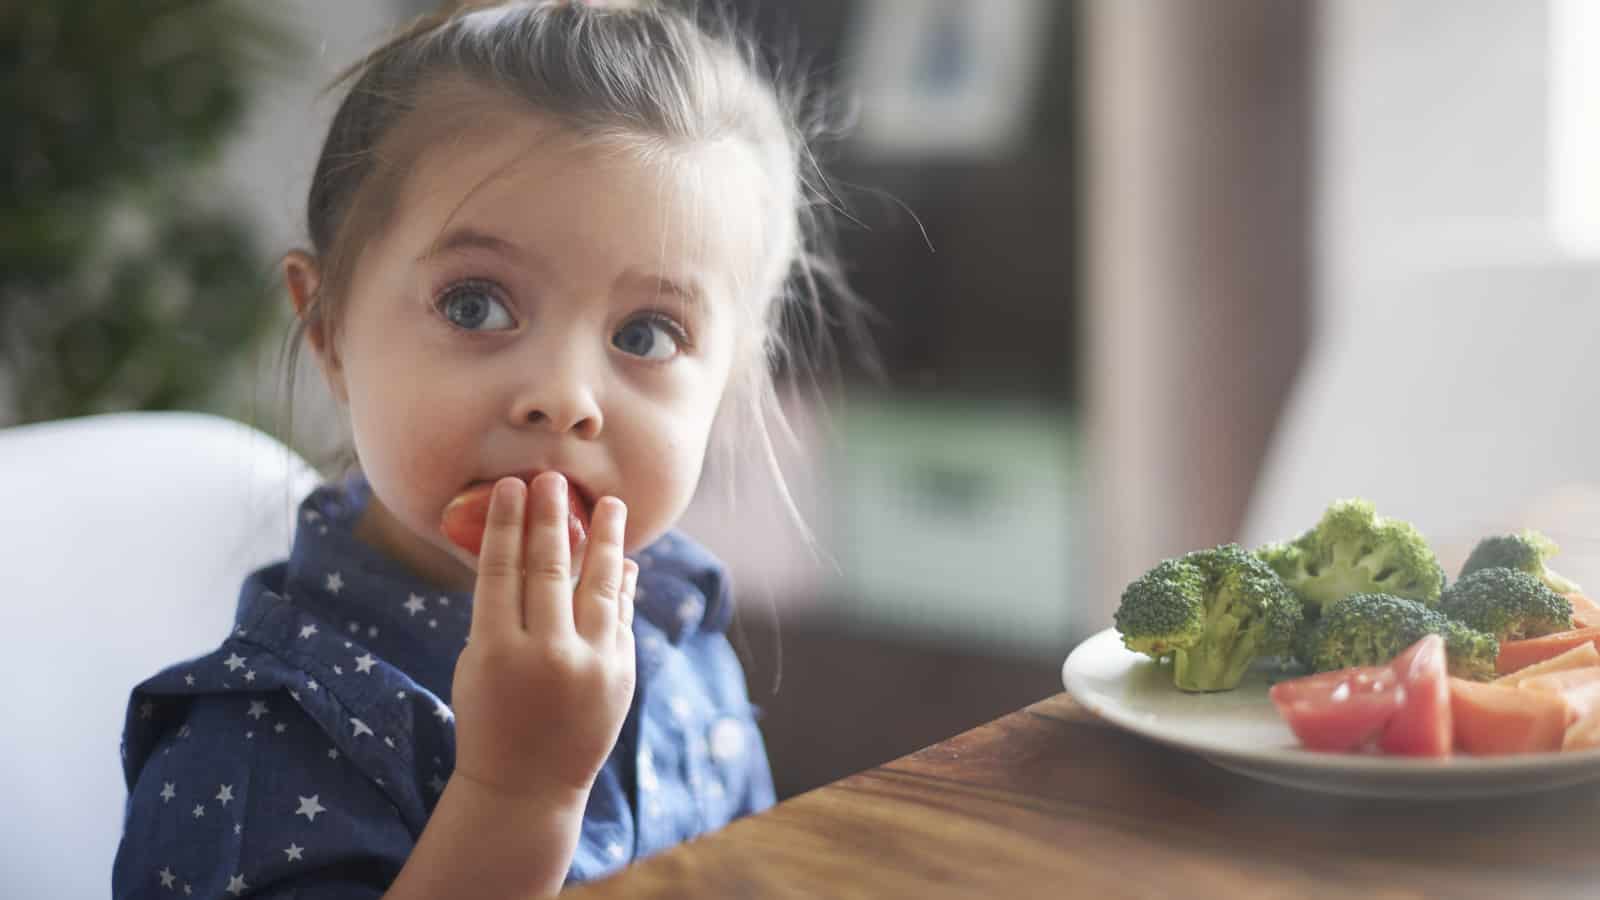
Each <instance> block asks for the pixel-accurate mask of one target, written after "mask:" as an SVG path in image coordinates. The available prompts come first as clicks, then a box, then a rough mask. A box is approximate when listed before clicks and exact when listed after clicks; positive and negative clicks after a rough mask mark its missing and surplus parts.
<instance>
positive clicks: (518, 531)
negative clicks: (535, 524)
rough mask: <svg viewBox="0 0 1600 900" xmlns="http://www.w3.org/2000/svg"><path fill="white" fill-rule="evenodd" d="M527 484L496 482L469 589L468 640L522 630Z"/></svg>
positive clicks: (506, 480) (517, 479) (507, 479)
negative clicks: (476, 570)
mask: <svg viewBox="0 0 1600 900" xmlns="http://www.w3.org/2000/svg"><path fill="white" fill-rule="evenodd" d="M527 494H528V491H527V485H525V484H523V483H522V480H521V479H519V478H502V479H500V480H499V481H497V482H495V485H494V491H493V493H492V494H491V495H490V499H489V512H488V516H487V518H486V520H485V525H484V532H483V549H482V550H480V551H479V553H478V577H477V582H476V584H475V585H474V587H473V589H472V624H471V626H470V631H469V632H468V634H469V636H470V638H471V639H474V640H479V639H482V638H486V637H489V636H492V635H497V634H498V635H509V634H514V633H516V632H518V631H521V630H522V627H523V623H522V521H523V510H524V508H525V507H526V505H527Z"/></svg>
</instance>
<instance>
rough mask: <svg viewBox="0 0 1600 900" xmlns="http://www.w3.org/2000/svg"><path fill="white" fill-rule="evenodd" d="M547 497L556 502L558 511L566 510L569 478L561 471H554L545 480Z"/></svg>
mask: <svg viewBox="0 0 1600 900" xmlns="http://www.w3.org/2000/svg"><path fill="white" fill-rule="evenodd" d="M544 495H545V498H546V499H548V500H550V501H552V502H553V503H555V504H556V507H555V508H556V510H557V511H558V512H562V513H564V512H566V508H567V479H566V476H564V475H562V474H561V473H560V472H556V473H554V474H553V475H552V476H551V477H550V478H548V479H546V480H545V485H544Z"/></svg>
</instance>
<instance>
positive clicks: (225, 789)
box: [217, 784, 233, 806]
mask: <svg viewBox="0 0 1600 900" xmlns="http://www.w3.org/2000/svg"><path fill="white" fill-rule="evenodd" d="M217 799H218V800H221V801H222V805H223V806H227V805H228V801H229V800H232V799H233V785H231V784H224V785H219V786H218V788H217Z"/></svg>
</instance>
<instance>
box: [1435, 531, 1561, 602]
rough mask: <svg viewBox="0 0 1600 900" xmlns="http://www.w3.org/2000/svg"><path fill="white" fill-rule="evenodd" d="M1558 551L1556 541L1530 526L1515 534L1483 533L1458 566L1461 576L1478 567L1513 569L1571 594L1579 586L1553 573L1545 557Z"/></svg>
mask: <svg viewBox="0 0 1600 900" xmlns="http://www.w3.org/2000/svg"><path fill="white" fill-rule="evenodd" d="M1559 552H1561V548H1560V547H1558V546H1556V542H1555V541H1552V540H1550V539H1549V538H1547V537H1545V536H1544V535H1542V534H1540V533H1539V532H1537V531H1534V530H1533V529H1531V528H1528V529H1524V530H1522V531H1519V532H1517V533H1516V534H1501V535H1495V536H1493V537H1486V538H1484V539H1483V540H1481V541H1479V542H1478V546H1476V547H1474V548H1472V555H1471V556H1468V557H1467V561H1466V562H1465V563H1463V564H1462V566H1461V575H1460V576H1459V577H1461V578H1465V577H1467V576H1468V575H1470V574H1472V573H1473V572H1477V571H1479V570H1481V569H1516V570H1517V571H1519V572H1527V573H1528V574H1529V575H1532V576H1533V577H1535V578H1537V579H1539V580H1540V581H1542V582H1544V583H1545V586H1546V587H1548V588H1550V590H1552V591H1555V592H1556V593H1558V594H1571V593H1574V592H1577V591H1581V590H1583V589H1582V588H1580V587H1578V585H1577V584H1575V583H1573V582H1572V581H1571V580H1570V579H1567V578H1563V577H1561V576H1560V575H1557V574H1556V573H1555V572H1554V571H1553V570H1551V568H1550V567H1549V566H1547V565H1545V561H1546V560H1548V559H1549V558H1550V557H1552V556H1555V555H1556V554H1557V553H1559Z"/></svg>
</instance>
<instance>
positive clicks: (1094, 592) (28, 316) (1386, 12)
mask: <svg viewBox="0 0 1600 900" xmlns="http://www.w3.org/2000/svg"><path fill="white" fill-rule="evenodd" d="M432 5H433V4H431V3H423V2H416V0H342V2H340V3H337V4H332V3H320V2H312V0H287V2H281V3H274V4H250V5H245V4H234V3H168V4H164V5H162V4H158V6H163V8H165V9H166V12H164V13H163V14H160V15H154V14H150V12H149V11H148V10H142V9H137V8H136V6H135V5H132V4H123V3H113V2H84V3H74V4H48V3H33V4H23V5H15V6H11V7H10V8H9V9H8V10H7V11H5V12H0V54H3V56H0V65H3V66H4V67H5V69H6V71H5V73H4V75H5V77H3V78H0V98H3V99H0V104H3V106H0V108H3V110H4V113H5V121H6V122H7V126H6V129H5V130H6V133H7V137H6V138H5V140H4V141H3V143H0V146H5V147H6V148H7V150H6V153H7V156H6V160H5V162H6V164H7V171H6V176H5V177H6V179H7V187H8V190H7V192H6V195H5V197H4V201H3V208H0V426H18V425H23V424H26V423H31V422H40V421H48V420H54V419H62V418H68V417H75V416H83V415H90V414H96V413H103V412H112V411H120V410H129V409H190V410H203V411H209V412H214V413H218V414H220V415H223V416H227V417H229V418H233V419H237V420H239V421H241V422H245V423H247V424H251V425H254V426H256V427H260V428H263V429H265V430H269V431H272V432H273V433H276V434H278V435H279V436H280V437H281V438H282V439H284V440H286V441H288V442H289V443H291V444H292V445H293V446H294V447H295V449H297V450H298V451H300V452H301V453H302V454H303V455H305V456H306V457H307V458H308V459H311V460H313V461H314V462H318V463H319V464H324V465H326V464H327V461H328V460H329V459H330V458H331V456H330V454H331V453H332V451H333V450H334V449H336V448H337V447H338V445H339V442H340V440H341V439H342V437H343V435H342V433H341V431H340V424H339V419H338V416H337V413H336V411H335V410H333V409H332V408H331V406H330V404H329V403H328V400H327V397H326V396H325V394H324V392H323V391H322V389H321V387H320V384H319V382H318V380H317V378H316V377H315V375H314V374H312V373H311V371H310V370H309V369H305V370H304V371H302V372H301V373H300V377H299V378H298V379H297V384H298V387H297V389H296V390H295V391H294V394H295V403H296V405H297V409H296V413H295V425H294V428H293V431H292V433H289V432H288V431H286V430H285V426H284V423H283V422H282V420H281V416H280V410H281V408H282V406H283V404H284V402H285V400H286V395H285V392H284V390H283V389H282V384H283V378H282V374H281V371H280V369H279V368H278V367H279V365H280V360H279V350H280V348H281V345H282V341H283V337H284V334H285V332H286V330H287V328H288V325H289V318H288V309H289V307H288V304H287V302H286V301H285V298H284V296H283V294H282V291H281V287H280V286H279V284H278V283H277V281H276V273H275V270H274V263H275V260H276V259H277V257H278V256H279V255H280V254H281V253H282V252H283V251H285V250H287V249H289V248H291V247H294V246H298V245H301V244H303V243H304V238H305V236H304V232H303V227H304V226H303V224H302V222H303V213H304V206H303V204H304V197H305V191H306V188H307V186H308V184H309V178H310V175H311V170H312V167H313V165H314V161H315V155H316V152H317V150H318V148H319V145H320V142H321V140H322V137H323V134H324V131H325V128H326V125H327V122H328V120H329V117H330V116H331V114H332V110H333V107H334V105H335V103H336V101H337V96H333V97H328V96H322V95H320V91H321V89H322V88H323V87H324V86H325V85H326V84H327V83H328V82H329V80H330V79H331V78H332V76H333V75H334V73H335V72H336V71H337V70H338V69H340V68H342V67H343V66H345V65H347V64H349V63H350V62H352V61H353V60H355V59H356V58H357V57H358V56H359V55H360V54H361V53H363V52H364V51H365V50H367V49H369V48H370V47H372V46H374V45H375V43H376V42H377V41H378V40H379V39H380V37H381V36H382V35H383V33H384V32H385V31H386V30H387V29H389V28H392V27H393V26H395V25H396V24H398V23H400V22H402V21H404V20H405V19H407V18H409V17H410V16H412V15H415V14H417V13H419V12H423V11H425V10H426V9H427V8H431V7H432ZM733 5H734V6H735V7H737V8H738V9H739V10H740V12H742V13H743V14H744V16H745V18H746V19H747V20H748V21H750V22H751V23H752V25H753V27H754V28H755V29H756V30H757V31H758V32H759V33H760V34H761V36H762V37H763V38H764V39H765V40H766V41H768V42H770V43H772V44H774V45H776V44H777V43H778V42H783V41H794V42H795V43H797V44H798V46H799V47H800V48H801V50H802V52H803V54H804V55H806V56H808V57H810V58H811V60H812V63H813V67H814V69H815V71H816V72H817V73H818V75H819V76H820V77H821V79H822V80H823V81H824V83H825V84H826V85H827V86H829V87H831V88H833V89H835V90H837V91H838V92H840V93H841V94H842V95H844V96H847V97H851V98H853V101H854V103H855V104H856V106H855V109H856V115H855V127H854V130H853V131H852V133H851V135H850V136H849V137H848V138H847V139H846V140H844V141H842V142H841V143H839V144H838V145H836V146H834V147H832V148H829V149H828V153H827V157H826V158H827V160H828V161H829V162H830V164H831V166H832V172H833V174H834V176H835V178H836V180H837V181H838V182H839V183H840V184H843V185H847V186H848V187H846V189H845V190H844V197H845V199H846V201H847V203H848V205H849V206H850V209H851V211H852V213H853V214H854V215H855V216H856V218H858V219H859V221H860V224H859V225H853V226H846V227H845V228H844V229H843V232H842V235H841V239H842V243H843V250H844V253H845V256H846V259H847V262H848V264H849V266H850V268H851V270H852V273H853V279H854V284H855V286H856V288H857V289H858V290H859V291H860V292H861V293H862V294H863V295H864V296H865V298H866V299H867V300H868V301H869V303H870V304H871V305H872V306H873V307H874V308H875V309H876V310H877V311H878V312H879V313H880V314H881V316H882V324H881V325H879V326H878V327H876V328H875V330H874V334H873V337H874V339H875V341H876V343H877V346H878V349H879V351H880V353H881V355H882V359H883V363H884V366H885V373H884V376H883V377H882V378H873V377H869V376H868V375H867V374H866V373H865V369H864V368H863V367H861V366H859V365H854V364H847V365H846V367H845V369H844V373H843V378H842V380H841V383H840V384H839V386H838V388H837V390H832V391H829V392H828V394H829V395H828V398H827V399H828V402H827V403H826V404H825V405H824V404H818V403H816V402H815V401H814V400H813V399H812V398H811V397H809V396H808V395H806V394H804V393H797V394H796V395H795V396H794V397H793V398H792V400H791V404H790V406H791V411H792V415H793V417H794V419H795V421H796V423H797V425H798V426H799V427H798V429H797V432H798V436H799V439H800V440H799V444H798V446H796V447H794V448H791V450H790V451H789V453H788V458H787V462H786V467H787V470H788V472H789V474H790V477H791V478H792V480H793V485H794V486H795V487H796V489H797V495H798V500H799V503H800V506H801V507H802V509H803V510H804V512H805V513H806V514H807V516H808V518H809V520H810V522H811V524H812V526H813V527H814V528H815V529H816V530H817V532H818V535H819V537H820V539H821V540H820V544H821V551H820V553H815V554H814V553H813V552H812V551H810V550H809V549H807V547H806V545H805V543H804V542H803V541H802V540H801V539H800V537H799V535H798V534H797V533H796V532H795V531H794V529H793V527H792V526H791V525H789V524H788V522H787V521H786V519H785V518H784V515H783V512H782V510H781V508H780V506H779V505H778V503H777V500H776V498H775V497H773V496H772V495H771V494H770V491H767V490H766V488H765V487H764V485H765V482H764V480H763V476H762V472H761V470H760V467H759V464H758V463H756V462H752V466H751V470H750V472H749V473H734V474H736V475H746V474H747V475H748V477H746V478H742V479H741V480H740V484H741V487H740V491H741V493H740V511H739V513H738V514H737V515H734V514H732V513H730V512H729V511H728V507H727V504H726V502H725V501H726V500H727V499H728V498H727V497H726V496H724V494H723V492H722V490H721V488H720V483H721V478H720V476H721V475H723V474H727V473H722V472H708V476H718V477H708V478H707V479H706V483H705V485H704V489H703V492H702V496H701V497H700V498H699V499H697V501H696V506H695V508H694V509H693V511H692V512H691V514H690V517H689V521H688V522H686V523H685V527H686V529H687V530H688V531H689V532H690V533H692V534H695V535H696V536H698V537H700V538H701V539H702V540H704V541H705V542H706V543H707V544H709V545H710V546H711V547H712V548H713V549H714V550H716V551H718V552H719V553H720V554H721V555H722V556H723V557H724V558H725V559H726V560H727V561H728V562H729V564H730V566H731V568H732V570H733V573H734V577H735V580H736V584H737V586H738V594H737V595H738V598H739V602H740V604H741V607H740V619H739V623H738V630H739V635H738V636H737V641H736V644H737V646H739V648H740V651H741V654H742V656H743V658H744V659H745V662H746V666H747V670H748V672H749V676H750V687H751V694H752V697H753V699H754V700H755V702H756V703H757V704H759V705H761V706H762V707H764V708H765V710H766V713H765V718H764V720H763V728H764V729H765V731H766V736H767V740H768V743H769V746H770V750H771V756H772V761H773V768H774V771H775V773H776V775H777V779H778V786H779V792H780V795H781V796H790V795H793V794H795V793H797V792H800V791H803V790H806V789H809V788H811V787H814V786H817V785H820V784H822V783H825V782H827V781H831V780H834V779H837V778H839V777H842V776H844V775H846V774H848V773H850V772H853V771H857V770H859V769H862V768H866V767H869V766H872V765H875V764H878V763H881V762H884V761H886V760H888V759H890V758H893V757H895V756H898V755H900V754H903V753H906V752H910V751H913V750H916V749H918V748H920V747H922V746H925V745H927V744H929V743H933V742H935V741H937V740H940V739H942V738H944V737H948V736H950V735H952V734H955V733H957V732H959V731H962V730H964V729H966V728H968V727H971V726H974V725H977V724H980V723H982V722H985V721H988V720H989V719H992V718H995V717H997V716H999V715H1001V714H1004V713H1006V712H1009V711H1011V710H1013V709H1016V708H1018V707H1020V706H1023V705H1025V704H1027V703H1030V702H1032V701H1035V700H1038V699H1041V698H1043V697H1046V696H1048V695H1050V694H1053V693H1055V692H1057V691H1059V690H1060V686H1061V685H1060V680H1059V670H1060V665H1061V662H1062V660H1063V658H1064V657H1065V656H1066V654H1067V652H1068V651H1069V650H1070V649H1071V648H1072V646H1073V645H1074V644H1075V643H1076V642H1077V641H1079V640H1081V639H1082V638H1084V637H1086V636H1088V635H1089V634H1092V633H1093V632H1095V631H1097V630H1099V629H1101V628H1104V627H1107V626H1108V625H1109V623H1110V615H1111V611H1112V609H1113V608H1114V606H1115V604H1116V599H1117V596H1118V593H1119V591H1120V589H1121V586H1122V585H1123V584H1124V583H1126V581H1128V580H1129V579H1131V578H1132V577H1134V576H1136V575H1138V574H1139V573H1140V572H1142V571H1143V570H1144V569H1145V568H1147V567H1148V566H1150V565H1151V564H1153V563H1154V562H1155V561H1156V560H1158V559H1160V558H1162V557H1164V556H1169V555H1173V554H1175V553H1178V552H1182V551H1184V550H1188V549H1192V548H1195V547H1199V546H1206V545H1211V544H1215V543H1219V542H1223V541H1228V540H1240V541H1245V542H1248V543H1251V544H1254V543H1257V542H1260V541H1263V540H1266V539H1269V538H1276V537H1284V536H1289V535H1292V534H1293V533H1296V532H1298V531H1299V530H1300V529H1302V528H1304V527H1306V526H1308V525H1309V524H1311V522H1312V521H1314V520H1315V518H1316V517H1317V515H1318V514H1319V512H1320V511H1321V509H1322V508H1323V506H1325V505H1326V503H1327V502H1328V501H1329V500H1331V499H1333V498H1335V497H1340V496H1347V495H1364V496H1368V497H1371V498H1373V499H1374V500H1375V501H1376V502H1377V504H1378V508H1379V510H1380V512H1384V513H1387V514H1389V515H1396V516H1400V517H1403V518H1409V519H1411V520H1413V521H1415V522H1417V524H1418V525H1419V526H1420V527H1422V528H1423V530H1424V532H1425V533H1427V534H1428V535H1429V536H1430V537H1431V538H1434V539H1435V541H1436V543H1437V544H1438V546H1439V548H1440V553H1441V556H1443V557H1445V562H1446V566H1447V568H1452V569H1453V568H1454V565H1455V564H1456V563H1457V562H1459V560H1460V558H1462V557H1463V556H1464V554H1465V552H1466V550H1467V549H1470V543H1471V541H1473V540H1475V539H1476V537H1477V536H1479V535H1480V534H1482V533H1484V532H1486V531H1488V530H1491V529H1500V528H1508V527H1512V526H1519V525H1535V526H1538V527H1541V528H1542V529H1544V530H1546V531H1547V532H1548V533H1550V534H1552V535H1553V536H1555V537H1556V538H1557V539H1558V541H1560V542H1561V543H1562V544H1563V545H1564V547H1565V548H1566V551H1565V553H1564V555H1563V557H1562V558H1560V559H1559V560H1558V563H1564V564H1563V565H1559V568H1561V569H1562V570H1563V571H1564V572H1566V573H1568V574H1570V575H1572V576H1573V577H1576V578H1577V579H1578V580H1580V581H1582V580H1583V579H1584V578H1586V577H1588V578H1590V579H1600V564H1597V560H1596V558H1595V557H1596V552H1597V551H1600V529H1596V528H1595V527H1594V526H1593V524H1592V523H1595V522H1597V521H1600V519H1597V518H1596V513H1597V512H1600V501H1597V499H1596V498H1597V497H1600V488H1596V487H1594V485H1595V484H1596V482H1597V481H1600V472H1597V469H1600V466H1597V464H1596V463H1595V461H1594V460H1595V456H1594V453H1593V451H1592V450H1591V448H1592V447H1593V446H1594V439H1595V437H1596V435H1597V433H1600V429H1597V428H1596V427H1595V426H1594V425H1592V424H1590V423H1591V421H1593V420H1592V417H1591V416H1590V412H1591V411H1592V410H1593V409H1595V408H1596V403H1595V401H1596V399H1597V397H1596V391H1597V387H1596V385H1597V380H1596V379H1595V378H1594V377H1592V375H1591V374H1590V373H1589V372H1588V370H1587V366H1586V362H1587V359H1588V357H1589V355H1590V349H1589V348H1590V346H1591V345H1592V344H1593V339H1594V337H1595V335H1596V326H1597V325H1600V305H1596V303H1595V302H1594V301H1595V297H1596V288H1597V287H1600V267H1597V266H1596V253H1597V252H1600V3H1594V2H1588V0H1528V2H1520V3H1506V2H1501V0H1410V2H1406V3H1388V2H1383V0H1322V2H1314V0H1306V2H1282V0H1200V2H1194V0H808V2H805V3H789V2H781V0H738V2H736V3H734V4H733ZM1463 544H1465V546H1463ZM6 564H7V565H17V564H19V562H18V561H15V560H12V561H8V562H7V563H6ZM218 602H219V607H220V609H219V620H220V621H221V622H223V623H225V622H226V616H227V614H228V612H229V610H228V609H227V608H226V607H227V606H228V598H219V601H218ZM220 627H225V625H219V628H220ZM219 637H220V634H219ZM194 649H195V651H196V652H199V651H201V650H203V649H205V648H204V647H196V648H194ZM130 652H132V651H130ZM150 662H151V668H152V669H154V668H155V667H156V666H157V665H159V664H161V663H163V662H165V660H151V661H150ZM110 759H111V757H109V756H108V763H109V760H110Z"/></svg>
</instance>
